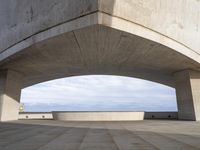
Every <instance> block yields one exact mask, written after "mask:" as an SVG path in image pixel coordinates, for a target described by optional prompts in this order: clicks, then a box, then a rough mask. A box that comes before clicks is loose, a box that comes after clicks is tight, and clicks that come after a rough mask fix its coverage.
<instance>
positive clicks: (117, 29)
mask: <svg viewBox="0 0 200 150" xmlns="http://www.w3.org/2000/svg"><path fill="white" fill-rule="evenodd" d="M170 1H171V0H169V1H168V3H167V2H166V1H165V2H163V1H161V0H150V1H148V2H144V1H142V2H141V1H138V0H99V1H97V0H83V1H80V0H68V1H62V0H59V1H58V2H57V4H55V5H54V7H53V4H52V3H53V1H48V2H46V3H48V7H49V9H50V8H52V7H53V9H52V11H50V10H49V9H48V10H46V9H45V10H43V11H42V12H41V10H39V8H40V7H43V6H44V4H45V2H44V3H41V2H39V1H37V3H36V2H34V1H32V3H31V8H32V10H31V9H28V10H29V11H30V13H31V14H32V15H30V16H29V17H31V16H32V20H30V22H29V23H27V22H26V24H24V25H22V23H23V21H27V20H26V19H24V18H23V17H22V18H21V20H20V22H16V26H15V27H11V26H10V24H9V23H8V24H9V25H8V24H6V23H5V20H4V22H3V23H2V27H1V30H0V31H1V32H0V33H1V34H0V36H1V37H3V38H1V40H0V43H2V44H0V45H1V54H0V61H1V62H0V63H1V68H2V69H12V70H15V71H18V72H21V73H22V74H24V86H25V87H26V86H30V85H33V84H36V83H39V82H43V81H47V80H51V79H56V78H61V77H67V76H74V75H87V74H113V75H122V76H130V77H138V78H142V79H147V80H151V81H155V82H159V83H162V84H165V85H169V86H172V87H173V86H174V79H173V74H174V73H175V72H177V71H181V70H185V69H193V70H199V67H200V65H199V62H200V55H199V51H198V50H197V49H198V48H199V47H200V46H199V47H198V42H197V40H196V41H191V40H189V39H188V38H190V39H191V38H194V37H198V36H199V32H197V33H196V34H193V31H192V33H191V32H189V31H191V30H192V29H189V30H188V27H187V25H188V24H190V26H191V25H192V24H191V23H187V18H186V19H185V20H183V22H184V23H185V24H184V25H186V27H185V28H182V30H179V29H177V30H175V29H176V28H177V27H176V28H174V29H173V30H170V31H169V30H168V29H167V28H166V27H167V25H168V26H170V23H171V19H172V20H176V18H177V16H179V15H180V16H182V15H184V14H185V13H183V14H180V13H179V14H176V15H175V19H174V18H170V19H169V20H163V22H161V20H162V19H160V17H163V16H168V15H169V14H171V13H174V10H173V11H172V10H171V9H169V8H168V6H170V5H171V4H170ZM177 1H178V2H176V3H177V4H176V5H177V8H178V7H181V8H182V7H184V6H185V5H186V4H184V3H181V0H177ZM186 1H187V2H188V3H187V5H189V6H190V5H192V6H193V5H194V4H195V3H196V2H195V3H193V4H192V3H191V1H190V0H186ZM192 1H193V0H192ZM64 2H66V3H64ZM153 2H154V4H155V6H156V7H154V6H153V5H152V4H153ZM8 3H9V2H8ZM20 3H22V4H23V3H25V2H19V1H17V2H15V4H16V5H17V6H15V7H14V8H17V9H19V8H18V7H22V6H23V5H19V4H20ZM163 3H166V4H167V5H166V6H167V7H166V6H164V5H163ZM62 4H63V5H62ZM158 4H160V5H158ZM4 5H7V3H6V2H5V4H4ZM50 6H51V7H50ZM58 6H59V7H58ZM27 7H28V6H27ZM165 7H166V8H165ZM185 7H186V6H185ZM185 7H184V8H185ZM193 7H197V6H193ZM199 7H200V6H199ZM36 8H37V10H35V9H36ZM59 8H62V9H61V10H60V11H57V12H56V11H55V10H59ZM77 8H78V10H77ZM150 8H151V9H150ZM54 9H55V10H54ZM135 9H137V10H138V11H137V13H138V14H135V13H136V12H134V11H135ZM163 9H164V10H165V11H164V12H163ZM35 11H36V12H35ZM37 11H38V12H37ZM49 11H50V13H49V14H48V13H47V12H49ZM160 11H161V12H160ZM171 11H172V12H171ZM187 11H188V10H187ZM187 11H186V12H187ZM53 12H54V13H53ZM63 12H65V13H63ZM19 13H21V15H22V14H24V11H23V10H22V12H19ZM149 13H150V14H149ZM34 14H35V16H34ZM145 14H146V15H145ZM12 15H14V14H11V16H12ZM50 15H52V16H50ZM153 15H155V16H157V17H158V22H156V21H155V18H154V17H155V16H153ZM185 15H186V14H185ZM139 16H140V18H138V17H139ZM186 16H187V15H186ZM29 17H28V18H29ZM42 17H44V19H43V18H42ZM25 18H26V17H25ZM4 19H5V18H4ZM29 19H30V18H29ZM163 19H164V18H163ZM179 19H180V18H178V19H177V20H176V21H178V20H179ZM182 19H183V18H182ZM194 20H195V19H194ZM152 21H155V22H152ZM188 21H189V20H188ZM44 23H45V24H46V26H42V24H44ZM153 23H154V25H153ZM193 23H194V22H193ZM195 23H196V22H195ZM157 24H158V25H157ZM197 24H198V22H197ZM13 28H15V30H14V32H12V33H11V31H12V30H11V29H13ZM171 28H172V27H171ZM9 29H10V30H9ZM174 31H177V33H175V32H174ZM185 33H187V34H185ZM13 34H14V35H15V36H13ZM180 35H183V36H180ZM5 39H11V40H8V41H5ZM187 39H188V40H187ZM4 42H5V43H4ZM192 43H193V44H192ZM193 45H195V46H194V47H193Z"/></svg>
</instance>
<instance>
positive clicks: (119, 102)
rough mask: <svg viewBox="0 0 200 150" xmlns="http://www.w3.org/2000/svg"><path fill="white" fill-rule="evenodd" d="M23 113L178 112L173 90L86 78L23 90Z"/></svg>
mask: <svg viewBox="0 0 200 150" xmlns="http://www.w3.org/2000/svg"><path fill="white" fill-rule="evenodd" d="M21 103H24V105H25V111H34V112H48V111H148V112H151V111H154V112H155V111H159V112H162V111H177V104H176V96H175V90H174V89H173V88H171V87H168V86H165V85H162V84H158V83H155V82H151V81H146V80H142V79H137V78H131V77H125V76H113V75H112V76H111V75H87V76H75V77H67V78H61V79H56V80H52V81H48V82H43V83H40V84H36V85H34V86H31V87H28V88H25V89H23V90H22V95H21Z"/></svg>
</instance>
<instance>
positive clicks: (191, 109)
mask: <svg viewBox="0 0 200 150" xmlns="http://www.w3.org/2000/svg"><path fill="white" fill-rule="evenodd" d="M175 80H176V83H175V84H176V96H177V105H178V118H179V119H181V120H195V121H199V120H200V72H196V71H192V70H185V71H181V72H178V73H176V74H175Z"/></svg>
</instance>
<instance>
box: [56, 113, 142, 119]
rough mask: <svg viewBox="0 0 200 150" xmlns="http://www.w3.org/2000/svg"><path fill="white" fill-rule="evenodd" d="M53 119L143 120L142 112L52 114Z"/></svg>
mask: <svg viewBox="0 0 200 150" xmlns="http://www.w3.org/2000/svg"><path fill="white" fill-rule="evenodd" d="M53 119H55V120H63V121H133V120H144V112H56V111H55V112H53Z"/></svg>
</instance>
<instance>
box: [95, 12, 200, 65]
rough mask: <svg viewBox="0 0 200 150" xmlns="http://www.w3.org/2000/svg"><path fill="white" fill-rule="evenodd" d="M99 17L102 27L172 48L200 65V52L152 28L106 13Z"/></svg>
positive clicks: (100, 14) (100, 13)
mask: <svg viewBox="0 0 200 150" xmlns="http://www.w3.org/2000/svg"><path fill="white" fill-rule="evenodd" d="M98 17H99V19H98V20H99V24H101V25H105V26H108V27H111V28H114V29H117V30H121V31H124V32H127V33H131V34H134V35H136V36H139V37H142V38H145V39H148V40H150V41H154V42H156V43H159V44H161V45H164V46H166V47H168V48H170V49H171V50H174V51H175V52H178V53H180V54H182V55H185V56H186V57H188V58H190V59H192V60H193V61H195V62H197V63H200V54H199V53H198V52H196V51H195V50H193V49H191V48H189V47H187V46H186V45H184V44H182V43H180V42H178V41H176V40H174V39H172V38H170V37H168V36H165V35H163V34H161V33H159V32H157V31H154V30H152V29H150V28H147V27H145V26H143V25H141V24H137V23H135V22H132V21H130V20H126V19H123V18H120V17H117V16H113V15H110V14H108V13H105V12H99V15H98Z"/></svg>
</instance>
